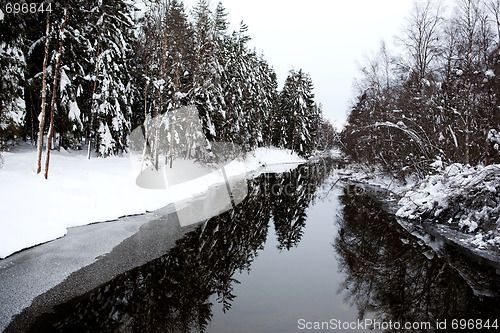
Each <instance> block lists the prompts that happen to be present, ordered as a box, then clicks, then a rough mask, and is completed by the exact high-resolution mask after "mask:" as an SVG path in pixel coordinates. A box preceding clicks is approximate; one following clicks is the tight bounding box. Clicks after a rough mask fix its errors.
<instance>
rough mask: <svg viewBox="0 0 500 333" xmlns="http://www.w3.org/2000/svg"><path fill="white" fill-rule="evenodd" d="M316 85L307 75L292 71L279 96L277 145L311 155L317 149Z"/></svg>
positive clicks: (317, 113)
mask: <svg viewBox="0 0 500 333" xmlns="http://www.w3.org/2000/svg"><path fill="white" fill-rule="evenodd" d="M312 90H313V84H312V80H311V78H310V77H309V75H308V74H305V73H304V72H302V70H301V69H300V70H299V71H295V70H291V71H290V72H289V75H288V77H287V79H286V81H285V85H284V86H283V90H282V91H281V93H280V97H279V115H280V116H279V120H278V124H277V126H276V131H277V133H275V136H274V138H275V144H276V145H277V146H280V147H285V148H289V149H291V150H293V151H296V152H297V153H298V154H299V155H301V156H309V155H310V154H311V153H312V152H313V150H314V149H315V145H316V142H315V136H316V131H317V130H318V124H319V121H318V118H319V116H320V115H319V112H318V108H317V107H316V105H315V103H314V100H313V99H314V94H313V92H312Z"/></svg>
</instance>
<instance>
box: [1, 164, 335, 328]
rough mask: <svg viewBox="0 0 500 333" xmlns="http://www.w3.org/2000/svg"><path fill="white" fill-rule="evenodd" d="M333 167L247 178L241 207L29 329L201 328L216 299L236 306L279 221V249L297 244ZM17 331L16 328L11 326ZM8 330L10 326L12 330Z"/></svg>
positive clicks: (310, 166) (226, 306) (306, 167)
mask: <svg viewBox="0 0 500 333" xmlns="http://www.w3.org/2000/svg"><path fill="white" fill-rule="evenodd" d="M331 167H332V164H331V163H328V162H325V161H322V162H321V163H315V164H308V165H303V166H301V167H299V168H298V169H296V170H293V171H291V172H286V173H283V174H271V175H263V176H260V177H258V178H257V179H254V180H251V181H249V186H248V189H249V193H248V197H247V198H246V199H245V200H244V201H243V202H242V203H241V204H240V205H238V206H237V207H236V208H235V209H233V210H230V211H227V212H225V213H223V214H221V215H219V216H217V217H214V218H211V219H210V220H208V221H207V222H205V223H203V224H201V225H200V226H199V227H197V228H196V229H195V230H194V231H192V232H189V233H187V234H186V235H185V236H184V237H183V238H181V239H179V240H177V243H176V246H175V247H174V248H172V249H171V250H170V251H169V252H168V253H167V254H165V255H164V256H162V257H160V258H158V259H156V260H153V261H151V262H149V263H147V264H146V265H144V266H141V267H138V268H136V269H133V270H131V271H128V272H126V273H124V274H121V275H119V276H117V277H116V278H114V279H113V280H111V281H110V282H109V283H106V284H104V285H102V286H100V287H99V288H97V289H95V290H92V291H91V292H89V293H87V294H85V295H82V296H80V297H78V298H76V299H73V300H71V301H69V302H67V303H64V304H60V305H58V306H56V307H55V309H54V313H48V314H44V315H41V316H39V317H38V318H37V319H36V320H35V322H34V324H33V325H32V326H31V328H30V329H28V330H27V331H31V332H187V331H193V330H195V331H203V330H204V329H205V328H206V326H207V324H208V323H209V321H210V319H211V317H212V305H213V304H212V303H211V302H210V299H211V296H212V295H217V301H218V302H219V303H221V304H222V306H223V310H224V311H227V310H229V309H230V308H231V304H232V302H233V300H234V299H235V297H236V295H234V294H233V286H234V285H235V284H237V283H239V281H237V280H236V279H235V278H233V275H234V274H235V272H238V271H248V272H250V268H251V265H252V262H253V261H254V259H255V258H256V257H257V255H258V252H259V250H261V249H262V248H263V245H264V244H265V242H266V239H267V237H268V228H269V223H270V221H274V225H275V228H276V233H277V235H278V244H279V245H278V247H279V248H280V249H290V248H291V247H293V246H297V244H298V243H299V242H300V240H301V237H302V235H303V228H304V225H305V219H306V213H305V210H306V208H307V207H308V206H309V205H310V204H311V202H312V201H313V199H314V197H315V193H316V189H317V188H318V186H319V185H321V184H322V183H323V182H324V180H325V179H326V178H327V177H328V175H329V173H330V171H331ZM16 326H17V327H19V323H17V324H16V325H10V326H9V327H16ZM6 332H9V328H7V331H6Z"/></svg>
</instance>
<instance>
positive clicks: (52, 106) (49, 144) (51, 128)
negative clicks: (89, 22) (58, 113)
mask: <svg viewBox="0 0 500 333" xmlns="http://www.w3.org/2000/svg"><path fill="white" fill-rule="evenodd" d="M67 20H68V4H66V8H65V9H64V21H63V24H62V25H61V32H60V34H59V50H58V51H57V56H56V67H55V69H54V85H53V86H52V101H51V103H50V126H49V137H48V139H47V160H46V161H45V179H47V178H48V176H49V163H50V150H51V149H52V138H53V137H54V109H55V106H56V94H57V75H58V73H59V65H60V63H61V54H62V47H63V37H64V36H63V34H64V27H65V26H66V22H67Z"/></svg>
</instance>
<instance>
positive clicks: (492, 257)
mask: <svg viewBox="0 0 500 333" xmlns="http://www.w3.org/2000/svg"><path fill="white" fill-rule="evenodd" d="M498 168H499V166H498V165H492V166H487V167H476V168H473V167H466V166H462V165H457V164H454V165H452V166H449V167H446V168H444V167H442V166H440V169H438V170H436V172H435V174H433V175H430V176H428V177H426V178H425V179H423V180H418V179H412V180H409V181H407V182H406V183H402V182H398V181H397V180H395V179H393V178H392V177H389V176H387V175H384V174H383V173H380V172H378V171H377V169H376V168H372V169H370V170H368V171H367V170H366V169H364V170H363V167H361V166H353V165H351V166H350V167H348V168H347V170H346V172H345V175H344V176H343V177H344V178H345V179H346V180H348V181H351V182H354V183H355V184H356V183H358V184H359V186H361V187H363V188H371V189H369V191H372V192H374V193H375V192H377V194H376V195H375V197H376V199H377V200H378V201H380V202H382V203H383V204H384V206H385V209H388V211H389V212H390V213H392V214H394V215H395V216H396V217H398V218H399V219H400V221H402V223H403V224H407V225H411V226H412V228H418V229H420V230H422V231H424V232H426V233H428V234H431V235H433V236H436V237H439V238H441V239H442V240H443V241H445V242H446V243H448V244H451V245H453V246H456V247H459V248H461V249H462V252H464V253H466V254H469V255H471V256H473V257H476V259H478V260H480V261H484V262H486V263H488V264H489V265H490V266H494V267H496V268H497V269H500V219H499V218H498V210H499V209H500V208H499V207H500V206H499V205H498V204H496V201H498V200H499V195H500V193H499V188H500V182H499V181H498V178H499V175H500V173H499V172H498ZM374 188H375V189H374ZM376 188H378V189H379V190H380V192H381V193H382V194H380V193H378V190H376ZM383 192H385V194H384V193H383ZM479 199H481V200H479Z"/></svg>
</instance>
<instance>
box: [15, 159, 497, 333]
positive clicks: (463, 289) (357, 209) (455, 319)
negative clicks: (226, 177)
mask: <svg viewBox="0 0 500 333" xmlns="http://www.w3.org/2000/svg"><path fill="white" fill-rule="evenodd" d="M337 178H338V176H336V175H335V166H334V164H333V163H327V162H326V161H322V162H318V163H311V164H307V165H303V166H300V167H299V168H298V169H295V170H293V171H291V172H285V173H282V174H264V175H261V176H259V177H258V178H256V179H253V180H249V181H248V190H249V191H248V196H247V197H246V199H245V200H244V201H243V202H242V203H241V204H239V205H238V206H236V207H235V208H234V209H233V210H230V211H227V212H225V213H223V214H221V215H219V216H216V217H213V218H211V219H210V220H208V221H206V222H204V223H201V224H198V225H196V226H194V227H192V228H191V229H190V231H189V232H187V233H181V234H180V236H179V238H178V239H176V242H175V245H173V246H171V247H169V249H168V251H167V252H166V253H164V254H163V255H161V256H159V257H158V258H156V259H154V260H152V261H150V262H147V263H146V264H144V265H142V266H140V267H137V268H134V269H132V270H129V271H126V272H125V273H122V274H119V275H117V276H115V277H114V278H113V279H111V280H110V281H108V282H107V283H105V284H103V285H100V286H99V287H97V288H95V289H93V290H91V291H89V292H86V293H85V294H83V295H80V296H78V297H75V298H73V299H71V300H69V301H65V302H64V303H62V304H57V305H56V306H55V307H54V309H53V312H51V313H45V314H37V316H36V318H34V319H33V320H32V321H31V323H30V324H29V326H30V327H29V328H28V327H26V328H25V331H31V332H190V331H193V332H198V331H205V332H300V331H325V332H326V331H351V332H363V331H369V330H370V329H372V330H374V331H394V332H428V331H440V332H447V331H453V330H454V328H457V331H461V332H464V331H478V330H477V328H478V327H479V324H481V327H483V328H484V327H485V325H488V326H489V327H490V330H489V331H491V332H494V331H496V330H495V326H494V325H497V326H498V325H500V298H499V296H498V295H499V285H500V277H499V276H498V275H497V273H496V272H495V269H493V268H488V267H483V266H481V265H479V264H476V263H475V262H474V261H473V260H471V259H470V258H465V257H464V256H463V255H462V254H461V253H460V252H459V251H458V250H456V249H453V248H451V247H450V246H448V245H445V244H441V243H439V242H438V241H435V240H433V239H432V238H431V237H427V236H426V235H423V234H418V233H416V232H408V231H407V230H405V229H404V228H403V227H401V225H400V224H399V223H398V222H397V221H396V219H395V218H394V217H393V216H391V215H389V214H388V213H386V212H385V211H384V210H382V209H381V207H380V204H379V203H377V201H376V200H374V199H373V198H372V196H370V195H369V194H370V193H368V192H367V191H365V190H362V189H360V188H356V187H353V186H341V184H340V182H336V179H337ZM143 241H144V242H147V239H146V240H143ZM169 241H172V240H169ZM96 274H99V273H98V272H97V273H96ZM42 298H43V297H42ZM22 320H23V317H22V316H20V317H18V318H14V320H13V322H12V323H11V325H10V326H9V327H8V328H7V330H6V332H10V331H15V330H14V328H15V327H22V323H20V321H22ZM404 325H409V326H404ZM471 325H473V326H471ZM437 328H439V330H438V329H437ZM461 328H463V330H460V329H461Z"/></svg>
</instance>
